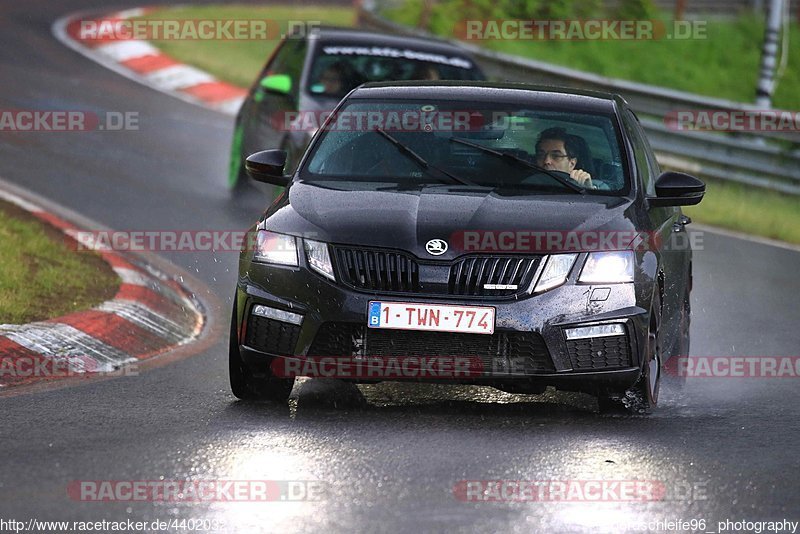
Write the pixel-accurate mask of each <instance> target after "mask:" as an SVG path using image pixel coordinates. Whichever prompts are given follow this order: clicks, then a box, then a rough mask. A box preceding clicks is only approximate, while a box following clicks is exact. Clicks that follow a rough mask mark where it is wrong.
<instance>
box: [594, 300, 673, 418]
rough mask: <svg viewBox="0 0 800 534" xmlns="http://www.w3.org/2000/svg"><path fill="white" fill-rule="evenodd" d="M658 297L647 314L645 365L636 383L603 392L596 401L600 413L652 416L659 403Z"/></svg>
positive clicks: (659, 308) (660, 359)
mask: <svg viewBox="0 0 800 534" xmlns="http://www.w3.org/2000/svg"><path fill="white" fill-rule="evenodd" d="M660 329H661V297H660V296H659V295H658V294H656V296H655V297H654V298H653V308H652V310H651V311H650V326H649V328H648V330H647V352H646V358H647V362H646V364H645V365H644V367H643V369H642V374H641V376H640V377H639V379H638V380H637V381H636V383H635V384H634V385H633V386H631V387H630V388H629V389H628V390H627V391H625V392H624V393H622V394H621V395H620V394H614V393H608V392H603V393H601V394H600V395H599V396H598V398H597V403H598V406H599V408H600V413H624V414H628V415H645V414H648V413H651V412H652V411H653V409H654V408H655V407H656V405H657V404H658V391H659V388H660V385H661V373H662V354H661V351H662V347H661V336H660Z"/></svg>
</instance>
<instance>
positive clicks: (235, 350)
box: [228, 299, 294, 402]
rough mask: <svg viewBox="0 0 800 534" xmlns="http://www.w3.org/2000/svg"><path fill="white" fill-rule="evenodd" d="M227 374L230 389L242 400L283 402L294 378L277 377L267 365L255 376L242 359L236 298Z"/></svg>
mask: <svg viewBox="0 0 800 534" xmlns="http://www.w3.org/2000/svg"><path fill="white" fill-rule="evenodd" d="M228 345H229V346H228V376H229V378H230V384H231V391H232V392H233V394H234V395H235V396H236V397H237V398H239V399H242V400H272V401H277V402H285V401H286V400H287V399H288V398H289V394H290V393H291V392H292V387H293V386H294V378H278V377H275V376H273V375H272V373H271V372H270V369H269V366H267V368H266V370H265V373H264V375H262V376H256V375H254V374H253V372H252V371H251V370H250V368H248V367H247V365H246V364H245V363H244V361H243V360H242V355H241V352H240V351H239V336H238V334H237V328H236V300H235V299H234V305H233V313H232V316H231V331H230V340H229V343H228Z"/></svg>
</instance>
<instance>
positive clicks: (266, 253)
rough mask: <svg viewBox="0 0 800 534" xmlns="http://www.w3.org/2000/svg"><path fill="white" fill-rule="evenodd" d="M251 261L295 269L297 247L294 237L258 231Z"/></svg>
mask: <svg viewBox="0 0 800 534" xmlns="http://www.w3.org/2000/svg"><path fill="white" fill-rule="evenodd" d="M253 260H255V261H260V262H263V263H277V264H280V265H291V266H292V267H297V265H298V263H297V245H296V244H295V239H294V237H293V236H290V235H283V234H276V233H274V232H267V231H266V230H259V231H258V233H257V234H256V251H255V253H254V254H253Z"/></svg>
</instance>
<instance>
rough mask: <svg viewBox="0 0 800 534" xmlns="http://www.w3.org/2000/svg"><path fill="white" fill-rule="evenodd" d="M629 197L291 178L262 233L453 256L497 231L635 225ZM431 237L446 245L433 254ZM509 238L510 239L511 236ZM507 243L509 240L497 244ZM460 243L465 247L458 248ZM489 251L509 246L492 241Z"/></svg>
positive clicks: (559, 231) (618, 229) (628, 229)
mask: <svg viewBox="0 0 800 534" xmlns="http://www.w3.org/2000/svg"><path fill="white" fill-rule="evenodd" d="M631 205H632V200H631V199H630V198H624V197H610V196H598V195H593V194H592V195H589V194H587V195H584V196H581V195H577V194H565V195H535V196H534V195H524V196H523V195H519V194H517V195H513V196H503V195H501V194H498V193H497V192H490V191H489V190H488V189H458V188H456V187H452V188H451V187H426V188H423V189H421V190H413V191H397V190H393V191H374V190H370V191H363V190H357V191H352V190H347V191H341V190H335V189H329V188H325V187H320V186H318V185H311V184H309V183H304V182H295V183H293V184H292V186H291V187H290V188H289V189H288V190H287V194H285V195H284V196H283V197H282V198H281V199H279V200H278V201H277V202H276V204H274V205H273V207H272V208H271V209H270V210H269V211H268V212H267V214H268V217H267V218H266V220H265V221H264V223H263V226H262V227H263V228H266V229H267V230H271V231H275V232H280V233H286V234H292V235H296V236H302V237H307V238H310V239H316V240H320V241H325V242H328V243H338V244H351V245H364V246H374V247H385V248H395V249H402V250H406V251H409V252H412V253H413V254H415V255H416V256H418V257H420V258H426V259H452V258H454V257H456V256H458V255H460V254H463V253H464V251H465V250H476V249H475V248H469V247H474V246H475V245H476V244H480V246H481V250H483V251H489V250H492V249H491V247H492V240H491V236H490V237H488V238H487V237H486V235H487V234H492V235H493V236H495V237H497V236H498V235H499V233H500V232H508V231H511V232H516V234H515V235H524V234H525V233H528V234H529V235H530V234H532V233H539V234H540V235H541V234H542V233H547V234H544V235H548V234H549V235H561V236H563V235H564V234H565V233H573V234H576V235H581V234H583V233H584V232H597V233H600V232H613V233H615V234H617V233H619V234H618V235H623V234H621V233H622V232H625V233H626V234H624V235H631V236H632V235H633V233H634V232H635V231H636V224H635V221H634V219H633V210H632V209H631ZM431 239H444V240H445V241H447V242H448V245H449V247H448V250H447V252H446V253H445V254H442V255H439V256H438V257H436V258H435V257H434V256H432V255H430V254H429V253H428V252H427V251H426V248H425V245H426V243H427V242H428V241H429V240H431ZM515 239H516V238H515ZM504 242H505V243H506V245H503V246H507V245H508V243H509V241H508V239H506V240H505V241H504ZM465 247H467V248H466V249H465ZM497 247H498V248H496V249H495V250H507V251H511V252H524V251H529V250H530V249H525V250H509V249H508V248H501V247H500V245H498V246H497Z"/></svg>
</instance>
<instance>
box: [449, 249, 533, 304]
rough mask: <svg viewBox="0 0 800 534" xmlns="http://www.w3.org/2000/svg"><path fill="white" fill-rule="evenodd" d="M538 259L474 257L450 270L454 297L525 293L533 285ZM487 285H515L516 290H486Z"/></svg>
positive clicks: (457, 262) (459, 262) (466, 259)
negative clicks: (485, 285)
mask: <svg viewBox="0 0 800 534" xmlns="http://www.w3.org/2000/svg"><path fill="white" fill-rule="evenodd" d="M538 265H539V258H538V257H527V256H473V257H468V258H463V259H461V260H458V261H456V263H454V264H453V266H452V267H450V281H449V290H450V294H451V295H469V296H483V295H502V296H507V295H515V294H518V293H523V292H525V291H526V290H527V289H528V287H529V286H530V284H531V282H533V277H534V275H535V274H536V267H537V266H538ZM484 284H502V285H513V286H516V288H515V289H484Z"/></svg>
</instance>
